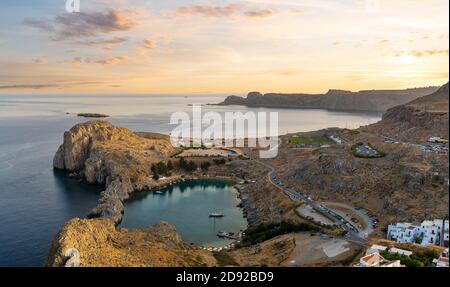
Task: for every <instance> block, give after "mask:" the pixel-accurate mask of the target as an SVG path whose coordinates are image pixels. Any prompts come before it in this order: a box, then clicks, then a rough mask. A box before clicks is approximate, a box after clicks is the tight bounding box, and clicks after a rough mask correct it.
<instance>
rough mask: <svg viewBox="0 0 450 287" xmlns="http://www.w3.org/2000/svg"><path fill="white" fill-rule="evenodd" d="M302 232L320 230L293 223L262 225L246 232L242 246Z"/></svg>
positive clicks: (282, 222)
mask: <svg viewBox="0 0 450 287" xmlns="http://www.w3.org/2000/svg"><path fill="white" fill-rule="evenodd" d="M301 231H319V228H318V227H316V226H314V225H312V224H309V223H299V224H297V223H293V222H292V221H281V222H278V223H261V224H258V225H255V226H252V227H250V228H248V229H247V230H246V231H245V235H244V237H243V238H242V241H241V244H240V246H241V247H244V246H251V245H255V244H258V243H261V242H264V241H266V240H269V239H271V238H274V237H277V236H279V235H283V234H287V233H292V232H301Z"/></svg>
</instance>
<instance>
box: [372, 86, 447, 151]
mask: <svg viewBox="0 0 450 287" xmlns="http://www.w3.org/2000/svg"><path fill="white" fill-rule="evenodd" d="M448 122H449V84H448V83H447V84H446V85H444V86H442V87H441V88H440V89H439V90H438V91H436V92H434V93H432V94H430V95H427V96H424V97H421V98H418V99H415V100H414V101H411V102H409V103H407V104H405V105H400V106H396V107H394V108H391V109H389V110H388V111H387V112H386V113H385V114H384V115H383V119H382V121H380V122H378V123H376V124H374V125H371V126H369V127H367V128H365V129H366V130H369V131H372V132H376V133H378V134H381V135H385V136H389V137H393V138H395V139H399V140H403V141H411V142H426V141H427V140H428V139H429V138H430V137H436V136H437V137H441V138H444V139H448V137H449V126H448Z"/></svg>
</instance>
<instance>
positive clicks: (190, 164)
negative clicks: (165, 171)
mask: <svg viewBox="0 0 450 287" xmlns="http://www.w3.org/2000/svg"><path fill="white" fill-rule="evenodd" d="M196 169H197V164H196V163H195V162H193V161H192V160H191V161H189V162H188V165H187V169H186V171H187V172H193V171H195V170H196Z"/></svg>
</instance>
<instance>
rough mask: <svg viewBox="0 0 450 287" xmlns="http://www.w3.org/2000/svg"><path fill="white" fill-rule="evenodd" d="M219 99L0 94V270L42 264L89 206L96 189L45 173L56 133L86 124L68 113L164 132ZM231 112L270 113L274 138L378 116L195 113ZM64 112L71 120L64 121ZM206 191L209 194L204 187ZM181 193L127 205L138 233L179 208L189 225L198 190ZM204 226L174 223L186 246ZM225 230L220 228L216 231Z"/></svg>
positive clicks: (217, 195) (201, 238) (213, 108)
mask: <svg viewBox="0 0 450 287" xmlns="http://www.w3.org/2000/svg"><path fill="white" fill-rule="evenodd" d="M223 98H224V95H214V96H211V95H208V96H205V95H189V96H183V95H152V96H132V95H129V96H126V95H124V96H117V95H115V96H107V95H98V96H75V95H74V96H61V95H51V96H38V95H29V96H23V95H21V96H14V95H0V266H41V265H42V264H43V262H44V261H45V259H46V256H47V251H48V248H49V245H50V243H51V240H52V238H53V237H54V235H55V234H56V233H57V232H58V230H59V229H60V228H61V226H62V225H63V224H64V223H65V222H66V221H67V220H68V219H70V218H73V217H84V216H86V214H87V213H88V212H89V210H91V209H92V208H93V207H94V206H95V205H96V202H97V199H98V194H99V192H100V190H101V188H99V187H96V186H88V185H85V184H82V183H79V182H77V181H76V180H73V179H70V178H68V177H67V176H66V175H65V174H64V173H55V172H54V171H53V169H52V158H53V155H54V153H55V152H56V150H57V148H58V146H59V145H60V144H61V142H62V136H63V133H64V131H66V130H68V129H70V128H71V127H72V126H73V125H75V124H77V123H79V122H82V121H86V120H85V119H82V118H78V117H76V116H74V115H73V113H79V112H96V113H105V114H109V115H111V118H109V119H108V120H110V121H111V122H113V123H114V124H116V125H120V126H123V127H127V128H130V129H132V130H134V131H155V132H163V133H169V132H170V131H171V130H172V128H173V126H170V125H169V117H170V114H171V113H172V112H175V111H187V112H189V111H190V109H191V107H189V106H188V104H193V103H199V104H208V103H217V102H220V101H221V100H222V99H223ZM235 110H240V111H243V112H245V111H249V110H251V111H278V112H279V119H280V133H287V132H294V131H310V130H316V129H321V128H326V127H348V128H355V127H358V126H360V125H367V124H370V123H373V122H376V121H378V120H379V119H380V115H379V114H375V113H340V112H328V111H324V110H277V109H263V108H261V109H258V108H253V109H248V108H245V107H220V106H204V107H203V111H204V112H207V111H219V112H226V111H235ZM67 112H68V113H72V114H68V115H67V114H66V113H67ZM211 188H212V189H214V187H211ZM206 189H207V190H209V189H210V187H208V188H206ZM219 189H220V190H221V191H217V193H213V192H211V194H210V192H208V191H206V192H207V193H208V196H210V197H209V199H210V203H208V204H207V206H206V205H205V206H203V207H201V208H202V210H201V211H198V212H201V213H202V214H203V213H204V212H207V211H208V213H209V212H210V211H209V207H210V204H211V207H214V206H213V205H212V204H213V202H215V199H217V198H220V196H224V195H225V194H228V195H229V193H227V191H226V190H227V187H224V188H223V189H221V188H219ZM188 190H189V191H188V192H187V193H182V192H181V190H180V191H177V190H173V191H172V193H171V194H172V195H171V196H170V194H169V193H168V195H166V196H163V197H160V198H157V199H155V200H154V201H150V199H153V198H152V196H148V197H145V198H144V199H141V200H137V201H133V202H130V203H128V204H130V206H132V205H133V204H135V205H136V206H139V205H143V204H145V205H147V204H150V205H149V209H148V210H150V211H148V210H147V209H146V210H147V211H146V212H151V213H153V212H155V213H153V215H152V216H150V217H149V218H148V223H146V220H145V222H143V221H141V223H142V224H143V225H142V226H148V225H149V224H150V223H153V222H158V221H159V220H160V219H162V220H164V219H165V218H163V216H162V215H163V214H164V217H166V218H169V220H168V219H166V220H168V221H176V220H175V219H176V215H175V214H176V213H175V212H176V211H179V210H181V207H183V208H187V207H189V208H192V210H193V211H192V217H191V219H192V218H195V217H193V215H194V214H195V209H196V208H198V207H197V206H196V204H195V202H197V197H198V196H199V195H200V194H202V193H201V191H202V188H200V189H198V191H199V192H197V189H196V188H193V189H192V188H189V189H188ZM185 196H187V198H185ZM228 199H229V200H230V201H228V202H229V204H230V206H231V201H232V199H233V196H231V195H230V197H229V198H228ZM164 200H167V201H168V202H167V203H166V205H165V206H167V207H168V209H167V212H168V213H162V212H161V211H162V210H161V208H160V209H156V208H158V206H159V204H156V203H157V202H161V201H164ZM149 202H150V203H149ZM185 202H188V204H189V205H192V206H182V205H181V203H185ZM218 202H220V201H218ZM128 204H127V206H128ZM227 206H228V205H226V204H224V205H223V206H221V207H222V208H221V209H227ZM217 208H219V207H217ZM155 210H159V212H156V211H155ZM164 210H165V209H164ZM170 210H171V212H169V211H170ZM233 210H234V209H233ZM236 210H237V209H236ZM127 213H130V214H129V216H131V214H132V208H131V209H130V212H128V207H127ZM158 214H160V215H158ZM187 215H189V213H188V214H187ZM138 217H139V216H137V217H135V218H136V221H133V222H131V221H129V220H128V214H126V218H127V221H126V222H125V223H124V224H128V223H129V224H140V223H139V222H138V221H137V220H138ZM188 217H189V216H188ZM130 218H131V217H130ZM188 219H189V218H187V219H186V220H188ZM204 220H205V223H204V225H201V228H200V225H199V228H198V229H196V228H195V225H194V226H187V225H188V224H187V223H183V221H178V223H177V222H175V224H176V225H177V228H178V229H179V230H180V232H181V233H182V236H183V238H185V239H186V241H188V242H207V241H209V240H210V239H208V236H211V235H210V234H211V233H210V231H211V227H210V226H209V225H208V224H209V218H204ZM206 221H207V222H206ZM127 222H128V223H127ZM225 222H226V221H223V223H225ZM233 222H234V221H233ZM218 224H219V225H220V224H221V223H220V222H218ZM130 226H131V225H130ZM136 226H137V225H136ZM139 226H141V225H139ZM219 227H221V226H219ZM227 227H228V226H227V225H225V226H223V229H227ZM230 228H232V226H230ZM205 230H208V232H209V235H202V232H204V231H205ZM212 230H213V229H212ZM225 231H232V230H225ZM196 234H198V236H196ZM211 240H212V237H211ZM211 242H212V243H214V242H213V241H211Z"/></svg>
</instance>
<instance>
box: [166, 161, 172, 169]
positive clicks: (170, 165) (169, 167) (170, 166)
mask: <svg viewBox="0 0 450 287" xmlns="http://www.w3.org/2000/svg"><path fill="white" fill-rule="evenodd" d="M167 169H168V170H169V171H172V170H173V163H172V161H171V160H170V159H169V161H168V162H167Z"/></svg>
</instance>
